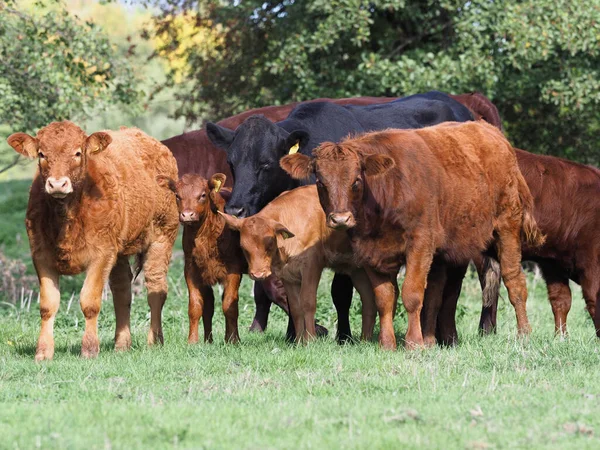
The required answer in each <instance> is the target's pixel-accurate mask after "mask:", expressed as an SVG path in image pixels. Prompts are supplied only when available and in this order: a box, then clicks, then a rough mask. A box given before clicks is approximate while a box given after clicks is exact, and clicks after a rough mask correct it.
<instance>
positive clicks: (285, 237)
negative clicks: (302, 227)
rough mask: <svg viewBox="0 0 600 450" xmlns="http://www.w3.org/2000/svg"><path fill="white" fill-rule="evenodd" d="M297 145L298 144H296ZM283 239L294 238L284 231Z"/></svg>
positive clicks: (282, 233)
mask: <svg viewBox="0 0 600 450" xmlns="http://www.w3.org/2000/svg"><path fill="white" fill-rule="evenodd" d="M296 145H297V144H296ZM281 237H283V239H289V238H291V237H292V236H291V235H290V234H289V233H288V232H287V231H282V232H281Z"/></svg>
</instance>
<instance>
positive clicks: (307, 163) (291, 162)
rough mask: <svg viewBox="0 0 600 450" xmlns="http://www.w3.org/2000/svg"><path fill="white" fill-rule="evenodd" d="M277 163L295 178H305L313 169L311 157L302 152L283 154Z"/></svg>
mask: <svg viewBox="0 0 600 450" xmlns="http://www.w3.org/2000/svg"><path fill="white" fill-rule="evenodd" d="M279 165H280V166H281V168H282V169H283V170H285V171H286V172H287V173H288V174H290V176H291V177H292V178H293V179H295V180H306V179H307V178H308V177H310V175H311V174H312V172H313V170H314V167H313V160H312V158H310V157H309V156H306V155H303V154H302V153H294V154H293V155H287V156H284V157H283V158H281V159H280V160H279Z"/></svg>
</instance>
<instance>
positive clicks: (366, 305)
mask: <svg viewBox="0 0 600 450" xmlns="http://www.w3.org/2000/svg"><path fill="white" fill-rule="evenodd" d="M223 217H224V218H225V220H226V221H227V224H228V225H229V227H230V228H232V229H235V230H238V231H239V232H240V243H241V246H242V249H243V251H244V255H245V256H246V259H247V261H248V273H249V274H250V277H251V278H253V279H255V280H263V279H266V278H268V277H270V276H271V275H273V274H274V275H275V276H276V277H278V278H280V279H281V280H282V281H283V284H284V286H285V290H286V293H287V296H288V302H289V307H290V314H291V316H292V319H293V321H294V327H295V329H296V341H299V342H306V341H309V340H312V339H314V337H315V336H316V332H315V311H316V307H317V288H318V285H319V280H320V278H321V273H322V272H323V269H324V268H326V267H329V268H331V269H333V270H335V271H336V272H342V273H346V274H349V275H350V276H351V278H352V282H353V284H354V286H355V287H356V289H357V290H358V292H359V293H360V295H361V299H362V302H363V316H362V320H363V323H362V339H366V340H368V339H371V337H372V336H373V327H374V325H375V315H376V310H375V302H374V297H373V288H372V287H371V284H370V283H369V280H368V278H367V276H366V273H365V272H364V271H363V270H362V269H359V268H358V267H357V266H356V264H355V263H354V256H353V254H352V248H351V245H350V239H349V237H348V235H347V234H346V232H344V231H336V230H332V229H331V228H329V227H327V223H326V219H325V214H324V213H323V210H322V208H321V206H320V204H319V197H318V195H317V188H316V186H314V185H310V186H303V187H299V188H297V189H293V190H291V191H288V192H285V193H283V194H281V195H280V196H279V197H277V198H276V199H275V200H273V201H272V202H271V203H269V204H268V205H267V206H265V208H263V209H262V210H261V211H260V212H259V213H258V214H255V215H254V216H251V217H248V218H246V219H239V218H237V217H234V216H231V215H228V214H223Z"/></svg>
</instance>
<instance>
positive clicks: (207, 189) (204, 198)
mask: <svg viewBox="0 0 600 450" xmlns="http://www.w3.org/2000/svg"><path fill="white" fill-rule="evenodd" d="M225 179H226V177H225V175H223V174H222V173H216V174H214V175H213V176H212V177H211V178H210V180H207V179H206V178H202V177H201V176H200V175H196V174H193V173H186V174H185V175H183V176H182V177H181V178H180V179H179V181H175V180H172V179H171V178H169V177H166V176H163V175H159V176H158V177H157V178H156V181H157V182H158V184H160V185H161V186H163V187H164V188H167V189H170V190H171V191H172V192H173V193H174V194H175V198H176V200H177V208H178V210H179V221H180V222H181V223H182V224H183V225H194V224H201V223H203V222H204V220H205V219H206V215H207V214H209V213H215V212H216V211H217V204H218V199H217V193H218V192H219V191H220V190H221V187H222V186H223V185H224V184H225Z"/></svg>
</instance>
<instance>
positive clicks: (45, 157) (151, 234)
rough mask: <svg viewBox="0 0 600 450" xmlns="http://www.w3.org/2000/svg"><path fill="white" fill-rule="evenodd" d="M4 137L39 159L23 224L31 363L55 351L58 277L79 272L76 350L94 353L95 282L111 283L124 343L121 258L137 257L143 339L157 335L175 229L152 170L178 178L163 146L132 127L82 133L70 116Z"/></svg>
mask: <svg viewBox="0 0 600 450" xmlns="http://www.w3.org/2000/svg"><path fill="white" fill-rule="evenodd" d="M8 143H9V144H10V145H11V146H12V147H13V148H14V149H15V150H16V151H17V152H18V153H20V154H22V155H24V156H27V157H29V158H37V159H38V173H37V174H36V176H35V178H34V180H33V184H32V186H31V191H30V195H29V206H28V207H27V216H26V221H25V224H26V227H27V235H28V236H29V244H30V247H31V257H32V259H33V264H34V266H35V270H36V272H37V275H38V278H39V281H40V314H41V316H42V327H41V331H40V336H39V340H38V344H37V351H36V355H35V359H36V360H37V361H40V360H44V359H52V357H53V356H54V336H53V334H54V319H55V317H56V313H57V311H58V307H59V304H60V291H59V287H58V282H59V278H60V276H61V275H74V274H78V273H81V272H84V271H85V272H86V278H85V282H84V284H83V289H82V290H81V297H80V303H81V310H82V311H83V315H84V316H85V332H84V335H83V342H82V345H81V355H82V356H83V357H87V358H89V357H94V356H96V355H97V354H98V351H99V349H100V343H99V341H98V330H97V329H98V314H99V313H100V306H101V300H102V289H103V288H104V284H105V283H106V281H109V283H110V289H111V291H112V294H113V301H114V304H115V315H116V321H117V325H116V331H115V349H116V350H125V349H128V348H129V347H130V346H131V334H130V328H129V315H130V307H131V280H132V278H133V276H132V273H131V268H130V265H129V256H133V255H137V256H138V260H140V261H143V268H144V275H145V278H146V287H147V290H148V303H149V305H150V311H151V319H150V331H149V334H148V344H153V343H155V342H161V343H162V341H163V333H162V325H161V312H162V308H163V305H164V303H165V300H166V298H167V270H168V267H169V260H170V259H171V249H172V247H173V242H174V241H175V238H176V237H177V228H178V224H177V206H176V204H175V200H174V198H173V195H172V194H171V193H169V192H166V191H165V190H164V189H161V188H160V186H159V185H158V184H157V183H156V177H157V176H158V175H163V176H167V177H177V164H176V162H175V158H173V155H171V152H169V149H167V147H165V146H164V145H162V144H161V143H160V142H158V141H157V140H155V139H153V138H151V137H150V136H148V135H146V134H144V133H143V132H142V131H140V130H138V129H135V128H122V129H121V130H120V131H100V132H97V133H93V134H92V135H90V136H87V135H86V134H85V133H84V132H83V130H82V129H81V128H79V127H78V126H77V125H75V124H73V123H71V122H67V121H65V122H54V123H51V124H50V125H48V126H46V127H44V128H42V129H41V130H40V131H39V132H38V134H37V137H32V136H29V135H27V134H25V133H15V134H13V135H11V136H10V137H9V138H8Z"/></svg>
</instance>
